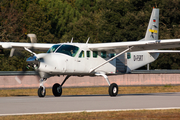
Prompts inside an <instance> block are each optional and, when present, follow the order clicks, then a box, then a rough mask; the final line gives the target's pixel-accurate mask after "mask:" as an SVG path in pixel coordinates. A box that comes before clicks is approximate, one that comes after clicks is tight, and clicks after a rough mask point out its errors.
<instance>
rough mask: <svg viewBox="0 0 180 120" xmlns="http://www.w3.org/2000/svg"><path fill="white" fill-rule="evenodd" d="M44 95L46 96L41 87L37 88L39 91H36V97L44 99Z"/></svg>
mask: <svg viewBox="0 0 180 120" xmlns="http://www.w3.org/2000/svg"><path fill="white" fill-rule="evenodd" d="M45 95H46V89H45V90H44V92H43V87H39V89H38V96H39V97H45Z"/></svg>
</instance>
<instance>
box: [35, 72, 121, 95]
mask: <svg viewBox="0 0 180 120" xmlns="http://www.w3.org/2000/svg"><path fill="white" fill-rule="evenodd" d="M96 75H97V76H103V77H104V78H105V80H106V81H107V83H108V84H109V90H108V91H109V95H110V96H112V97H113V96H117V94H118V85H117V84H116V83H112V84H110V82H109V79H108V77H107V76H106V75H105V74H103V73H97V74H96ZM69 77H70V75H67V76H66V78H65V79H64V81H63V82H62V84H61V85H60V84H59V83H55V84H54V85H53V87H52V93H53V95H54V96H55V97H60V96H61V94H62V86H63V84H64V83H65V82H66V80H67V79H68V78H69ZM45 81H46V79H41V80H40V87H39V89H38V96H39V97H45V95H46V89H45V87H44V85H43V83H44V82H45Z"/></svg>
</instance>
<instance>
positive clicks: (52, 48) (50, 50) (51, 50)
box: [47, 44, 61, 53]
mask: <svg viewBox="0 0 180 120" xmlns="http://www.w3.org/2000/svg"><path fill="white" fill-rule="evenodd" d="M59 46H61V45H60V44H59V45H53V46H52V47H51V48H50V49H49V50H48V51H47V53H53V52H54V51H55V50H56V49H57V48H58V47H59Z"/></svg>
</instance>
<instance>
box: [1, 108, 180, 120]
mask: <svg viewBox="0 0 180 120" xmlns="http://www.w3.org/2000/svg"><path fill="white" fill-rule="evenodd" d="M37 119H38V120H40V119H45V120H92V119H93V120H119V119H128V120H129V119H130V120H131V119H133V120H134V119H135V120H139V119H150V120H154V119H155V120H159V119H164V120H168V119H173V120H179V119H180V110H179V109H172V110H137V111H135V110H131V111H116V112H113V111H112V112H92V113H89V112H80V113H60V114H45V115H22V116H3V117H0V120H37Z"/></svg>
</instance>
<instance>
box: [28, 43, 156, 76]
mask: <svg viewBox="0 0 180 120" xmlns="http://www.w3.org/2000/svg"><path fill="white" fill-rule="evenodd" d="M115 55H116V53H112V52H109V51H103V50H102V51H93V50H90V49H89V48H88V44H83V43H63V44H56V45H54V46H52V47H51V48H50V49H49V50H48V52H47V53H41V54H37V58H38V59H37V58H36V57H34V58H31V59H30V58H29V61H28V60H27V62H29V63H35V64H36V65H35V66H37V67H36V68H35V69H36V70H37V71H39V72H41V73H48V74H50V75H77V76H84V75H94V74H95V73H98V72H103V73H105V74H107V75H113V74H123V73H127V72H130V71H131V70H133V69H137V68H139V67H141V66H143V65H145V64H147V63H150V62H152V61H154V60H155V59H156V58H157V57H158V55H156V56H155V57H153V55H152V54H149V53H147V52H143V51H141V52H131V53H125V54H122V55H120V56H118V57H117V58H115V59H113V60H111V61H110V62H108V63H106V64H105V65H102V66H100V67H99V68H97V69H95V70H94V71H93V72H92V71H91V70H92V69H93V68H95V67H96V66H98V65H100V64H102V63H104V62H106V61H107V60H108V59H110V58H112V57H114V56H115ZM33 59H34V61H33ZM35 59H36V60H35ZM35 61H36V62H35ZM37 61H38V65H37Z"/></svg>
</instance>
